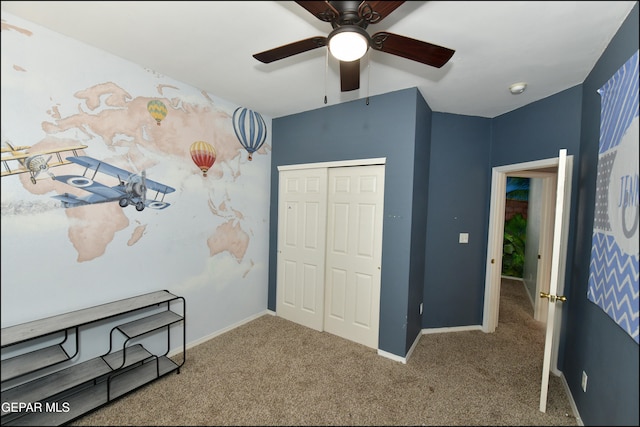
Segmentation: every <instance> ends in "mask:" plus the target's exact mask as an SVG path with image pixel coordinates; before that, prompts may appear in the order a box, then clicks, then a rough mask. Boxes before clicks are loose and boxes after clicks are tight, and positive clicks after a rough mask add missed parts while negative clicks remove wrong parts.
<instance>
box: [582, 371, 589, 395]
mask: <svg viewBox="0 0 640 427" xmlns="http://www.w3.org/2000/svg"><path fill="white" fill-rule="evenodd" d="M587 378H588V377H587V373H586V372H585V371H582V391H584V392H586V391H587Z"/></svg>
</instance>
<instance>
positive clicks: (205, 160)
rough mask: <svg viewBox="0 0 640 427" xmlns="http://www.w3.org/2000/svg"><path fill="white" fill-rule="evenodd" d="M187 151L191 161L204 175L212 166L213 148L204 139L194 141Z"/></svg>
mask: <svg viewBox="0 0 640 427" xmlns="http://www.w3.org/2000/svg"><path fill="white" fill-rule="evenodd" d="M189 152H190V153H191V159H192V160H193V163H195V164H196V166H198V167H199V168H200V170H201V171H202V175H203V176H205V177H206V176H207V171H208V170H209V168H210V167H211V166H213V162H215V161H216V150H215V148H213V146H212V145H211V144H209V143H206V142H204V141H196V142H194V143H193V144H191V148H190V149H189Z"/></svg>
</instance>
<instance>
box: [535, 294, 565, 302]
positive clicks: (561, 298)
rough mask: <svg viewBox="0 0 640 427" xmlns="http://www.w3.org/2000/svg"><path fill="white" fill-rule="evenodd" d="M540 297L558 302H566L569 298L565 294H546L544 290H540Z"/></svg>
mask: <svg viewBox="0 0 640 427" xmlns="http://www.w3.org/2000/svg"><path fill="white" fill-rule="evenodd" d="M540 298H549V302H556V301H562V302H565V301H566V300H567V297H565V296H564V295H551V294H546V293H544V292H540Z"/></svg>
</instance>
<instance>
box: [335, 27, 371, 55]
mask: <svg viewBox="0 0 640 427" xmlns="http://www.w3.org/2000/svg"><path fill="white" fill-rule="evenodd" d="M369 40H370V37H369V34H368V33H367V32H366V31H365V30H364V29H363V28H361V27H358V26H357V25H344V26H342V27H338V28H336V29H335V30H333V31H332V32H331V34H329V37H328V42H327V46H328V48H329V52H331V55H333V57H334V58H336V59H337V60H339V61H345V62H351V61H355V60H357V59H360V58H362V57H363V56H364V54H365V53H367V50H368V49H369Z"/></svg>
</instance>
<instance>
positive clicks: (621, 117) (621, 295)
mask: <svg viewBox="0 0 640 427" xmlns="http://www.w3.org/2000/svg"><path fill="white" fill-rule="evenodd" d="M598 92H599V93H600V96H601V98H602V107H601V121H600V145H599V157H598V175H597V185H596V200H595V213H594V223H593V240H592V245H591V263H590V269H589V288H588V291H587V298H588V299H589V300H590V301H592V302H593V303H595V304H596V305H598V306H599V307H600V308H602V310H604V311H605V312H606V313H607V314H608V315H609V316H610V317H611V318H612V319H613V320H614V321H615V322H616V323H617V324H618V325H620V327H621V328H623V329H624V330H625V331H626V332H627V333H628V334H629V335H630V336H631V337H632V338H633V339H634V341H635V342H636V343H638V223H639V219H638V52H636V53H635V54H634V55H633V56H632V57H631V58H630V59H629V60H628V61H627V62H626V63H625V64H624V65H623V66H622V67H621V68H620V69H619V70H618V71H617V72H616V74H615V75H614V76H613V77H611V79H609V81H608V82H607V83H606V84H605V85H604V86H602V87H601V88H600V90H599V91H598Z"/></svg>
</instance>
